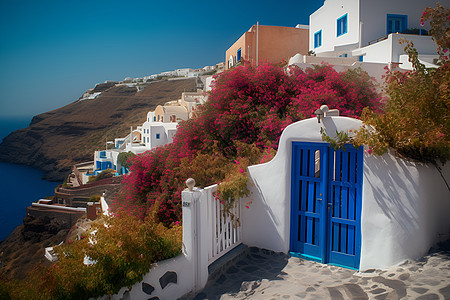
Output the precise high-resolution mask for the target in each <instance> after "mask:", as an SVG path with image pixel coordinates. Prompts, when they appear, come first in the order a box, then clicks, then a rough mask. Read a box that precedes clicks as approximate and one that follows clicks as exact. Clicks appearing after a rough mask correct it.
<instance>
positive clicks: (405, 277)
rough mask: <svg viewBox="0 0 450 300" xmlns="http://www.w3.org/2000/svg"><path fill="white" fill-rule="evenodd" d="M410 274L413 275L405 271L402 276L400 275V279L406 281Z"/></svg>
mask: <svg viewBox="0 0 450 300" xmlns="http://www.w3.org/2000/svg"><path fill="white" fill-rule="evenodd" d="M410 276H411V275H409V274H408V273H404V274H402V275H400V276H399V277H398V279H400V280H403V281H404V280H406V279H408V278H409V277H410Z"/></svg>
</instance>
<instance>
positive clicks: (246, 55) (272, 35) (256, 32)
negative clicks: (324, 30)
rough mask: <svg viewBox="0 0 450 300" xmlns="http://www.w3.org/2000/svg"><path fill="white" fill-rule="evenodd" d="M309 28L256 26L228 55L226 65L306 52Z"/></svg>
mask: <svg viewBox="0 0 450 300" xmlns="http://www.w3.org/2000/svg"><path fill="white" fill-rule="evenodd" d="M308 50H309V29H308V26H307V25H297V27H281V26H266V25H253V26H252V27H251V28H250V29H249V30H248V31H247V32H245V33H244V34H243V35H242V36H241V37H240V38H239V39H238V40H237V41H236V42H235V43H234V44H233V45H232V46H231V47H230V48H228V50H227V51H226V54H225V62H226V68H227V69H229V68H230V67H232V66H234V65H236V64H237V63H238V62H239V61H241V60H242V59H244V60H245V61H249V62H251V63H252V64H258V63H263V62H266V61H267V62H270V63H279V62H281V61H282V60H286V62H287V61H288V60H289V58H290V57H292V56H294V55H295V54H297V53H301V54H303V55H305V54H307V53H308Z"/></svg>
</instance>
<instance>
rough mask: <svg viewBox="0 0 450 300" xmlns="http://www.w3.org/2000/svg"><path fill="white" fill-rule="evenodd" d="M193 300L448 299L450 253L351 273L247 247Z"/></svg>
mask: <svg viewBox="0 0 450 300" xmlns="http://www.w3.org/2000/svg"><path fill="white" fill-rule="evenodd" d="M194 299H420V300H421V299H450V251H449V250H448V249H444V250H443V249H440V250H435V251H434V252H432V253H430V254H429V255H427V256H425V257H424V258H422V259H420V260H418V261H406V262H404V263H403V264H401V265H398V266H394V267H391V268H389V269H385V270H367V271H365V272H356V271H353V270H348V269H344V268H340V267H336V266H331V265H322V264H320V263H316V262H312V261H308V260H304V259H300V258H296V257H289V256H288V255H285V254H283V253H274V252H271V251H268V250H262V249H259V248H250V249H249V251H248V254H247V255H246V256H244V258H242V259H240V260H238V261H237V263H236V264H234V265H232V266H231V267H229V268H228V269H227V270H226V271H224V272H223V273H222V274H219V275H218V279H217V280H215V281H213V280H210V281H209V282H208V284H207V285H206V287H205V289H204V290H203V291H202V292H200V293H199V294H197V295H196V297H195V298H194Z"/></svg>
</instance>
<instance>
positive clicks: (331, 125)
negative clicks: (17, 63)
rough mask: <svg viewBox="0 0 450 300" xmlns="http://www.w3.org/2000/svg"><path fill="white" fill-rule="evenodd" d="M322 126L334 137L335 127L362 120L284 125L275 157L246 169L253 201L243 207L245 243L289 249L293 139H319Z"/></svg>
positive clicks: (347, 127) (355, 125)
mask: <svg viewBox="0 0 450 300" xmlns="http://www.w3.org/2000/svg"><path fill="white" fill-rule="evenodd" d="M322 126H323V127H324V128H325V129H326V130H327V132H328V134H329V135H330V136H332V137H334V136H335V132H336V130H350V129H356V128H359V127H360V126H361V121H359V120H356V119H352V118H347V117H327V118H324V119H323V120H322V122H321V123H320V124H319V123H318V122H317V119H315V118H312V119H306V120H302V121H299V122H297V123H294V124H291V125H289V126H288V127H286V129H285V130H284V131H283V133H282V134H281V138H280V143H279V147H278V152H277V154H276V156H275V157H274V158H273V159H272V160H271V161H270V162H267V163H265V164H260V165H255V166H250V167H249V168H248V173H249V176H250V178H251V180H252V182H253V185H251V190H252V192H253V193H252V196H251V197H250V199H249V200H251V201H252V204H251V205H250V208H249V209H247V208H243V209H242V234H243V238H242V240H243V243H244V244H247V245H249V246H256V247H260V248H266V249H270V250H273V251H277V252H288V251H289V232H290V209H291V200H290V197H291V195H290V190H291V150H292V142H294V141H298V142H322V137H321V135H320V128H321V127H322ZM249 200H243V201H242V203H244V204H245V203H246V202H247V201H249Z"/></svg>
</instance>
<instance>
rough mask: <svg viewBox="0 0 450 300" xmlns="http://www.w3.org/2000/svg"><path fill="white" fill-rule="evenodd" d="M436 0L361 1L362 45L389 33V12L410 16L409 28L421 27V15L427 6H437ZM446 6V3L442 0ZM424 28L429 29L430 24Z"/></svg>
mask: <svg viewBox="0 0 450 300" xmlns="http://www.w3.org/2000/svg"><path fill="white" fill-rule="evenodd" d="M436 2H437V1H434V0H395V1H391V0H378V1H361V21H362V22H363V24H362V34H361V46H362V47H364V46H366V45H368V42H370V41H372V40H374V39H377V38H380V37H383V36H385V35H386V33H387V14H398V15H407V16H408V28H420V17H421V16H422V12H423V10H424V9H425V7H427V6H431V7H435V6H436ZM441 4H442V5H444V6H445V3H444V2H442V1H441ZM422 28H423V29H427V30H428V29H429V27H428V24H427V25H426V26H424V27H422Z"/></svg>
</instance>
